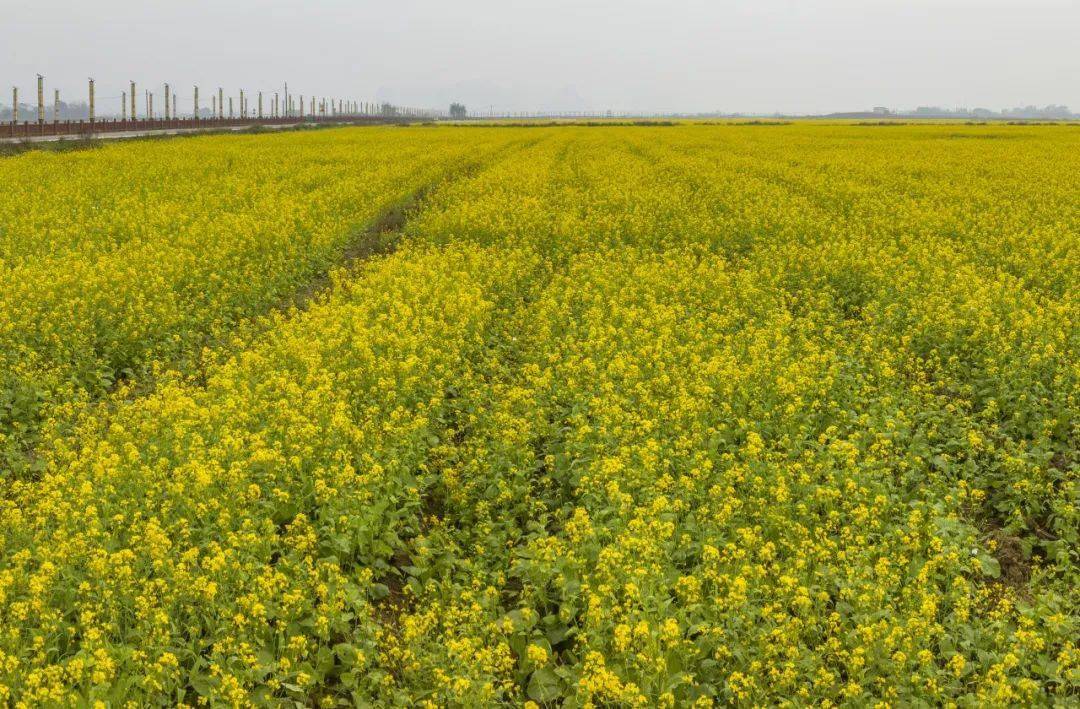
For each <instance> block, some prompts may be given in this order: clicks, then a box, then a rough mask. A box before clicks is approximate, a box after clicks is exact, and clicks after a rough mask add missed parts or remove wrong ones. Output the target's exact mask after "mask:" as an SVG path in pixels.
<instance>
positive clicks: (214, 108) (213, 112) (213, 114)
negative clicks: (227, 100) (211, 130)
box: [210, 94, 217, 118]
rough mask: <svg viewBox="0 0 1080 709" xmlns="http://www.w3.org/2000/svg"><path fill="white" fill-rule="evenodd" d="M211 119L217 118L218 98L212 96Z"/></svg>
mask: <svg viewBox="0 0 1080 709" xmlns="http://www.w3.org/2000/svg"><path fill="white" fill-rule="evenodd" d="M210 117H211V118H217V96H215V95H214V94H210Z"/></svg>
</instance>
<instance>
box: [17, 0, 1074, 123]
mask: <svg viewBox="0 0 1080 709" xmlns="http://www.w3.org/2000/svg"><path fill="white" fill-rule="evenodd" d="M0 17H2V18H3V22H2V24H0V27H2V31H0V87H4V88H3V90H2V91H0V102H3V103H5V104H8V103H10V100H11V98H10V96H11V90H10V87H11V86H12V85H18V86H19V88H20V100H22V101H26V102H33V101H34V100H35V99H34V97H33V92H34V89H35V74H37V73H41V74H44V75H45V77H46V91H47V94H48V96H49V98H50V99H51V96H52V89H53V88H59V89H60V90H61V92H62V93H61V98H64V99H68V100H76V99H84V97H85V95H86V78H87V77H89V76H93V77H94V78H95V79H96V80H97V87H98V88H97V95H98V112H99V114H105V113H110V112H114V111H118V110H119V109H118V106H119V97H120V92H121V91H122V90H124V89H126V88H127V81H128V80H129V79H134V80H135V81H136V82H138V84H139V92H140V94H141V92H142V90H143V88H144V87H156V88H157V90H158V91H160V90H161V88H160V87H161V86H162V84H163V83H164V82H166V81H169V82H170V83H171V84H172V85H173V87H174V90H175V89H177V88H178V89H179V99H180V109H181V111H190V107H191V93H192V91H191V86H192V85H194V84H198V85H199V87H200V91H201V92H203V96H204V98H203V102H202V103H203V105H204V106H206V105H208V104H209V94H210V90H211V89H212V88H215V87H217V86H219V85H221V86H224V87H225V88H226V93H227V94H228V93H233V94H235V92H236V89H238V88H244V89H247V90H248V91H249V92H251V91H256V90H259V89H262V90H264V91H271V92H272V91H274V90H276V89H277V87H280V85H281V84H282V83H284V82H285V81H288V82H289V84H290V89H291V90H292V91H293V92H294V93H302V94H308V95H310V94H311V93H316V94H318V95H325V96H336V97H353V98H356V99H374V98H379V99H388V100H392V101H394V102H397V103H401V104H407V105H414V106H439V107H444V106H445V104H447V103H448V102H449V101H450V100H453V99H458V100H462V101H465V102H467V103H468V104H469V107H470V109H477V108H481V107H483V108H485V109H486V107H487V106H489V105H491V104H494V105H495V107H496V109H497V110H498V109H501V110H518V111H520V110H534V109H548V110H567V109H570V110H572V109H607V108H611V109H615V110H640V111H672V110H680V111H711V110H722V111H731V112H735V111H739V112H756V113H770V112H775V111H779V112H791V113H819V112H828V111H836V110H861V109H867V108H869V107H871V106H877V105H881V106H888V107H893V108H911V107H915V106H917V105H942V106H947V107H956V106H965V107H969V108H973V107H976V106H983V107H988V108H993V109H1000V108H1003V107H1012V106H1017V105H1027V104H1037V105H1040V106H1041V105H1044V104H1048V103H1058V104H1060V103H1065V104H1068V105H1070V106H1071V107H1072V108H1073V110H1074V111H1078V110H1080V39H1078V38H1080V0H906V1H901V0H813V1H811V0H801V1H797V0H738V1H736V0H539V1H536V2H526V1H524V0H456V1H450V0H392V1H390V2H388V1H386V0H382V1H380V2H369V1H367V0H304V1H303V2H301V1H300V0H295V1H293V2H285V1H284V0H212V1H211V0H170V1H168V2H162V1H159V0H142V1H136V0H93V1H91V2H79V1H78V0H34V1H29V0H0ZM113 104H116V106H113Z"/></svg>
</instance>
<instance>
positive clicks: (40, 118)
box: [37, 74, 45, 125]
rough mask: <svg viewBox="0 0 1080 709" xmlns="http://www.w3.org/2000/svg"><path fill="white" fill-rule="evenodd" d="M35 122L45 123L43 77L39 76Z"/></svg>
mask: <svg viewBox="0 0 1080 709" xmlns="http://www.w3.org/2000/svg"><path fill="white" fill-rule="evenodd" d="M37 122H38V125H42V124H44V123H45V77H44V76H42V75H41V74H38V75H37Z"/></svg>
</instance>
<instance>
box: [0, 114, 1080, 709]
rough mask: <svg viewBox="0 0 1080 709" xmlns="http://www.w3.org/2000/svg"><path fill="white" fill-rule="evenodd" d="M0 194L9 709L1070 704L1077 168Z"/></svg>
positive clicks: (682, 151) (703, 166)
mask: <svg viewBox="0 0 1080 709" xmlns="http://www.w3.org/2000/svg"><path fill="white" fill-rule="evenodd" d="M0 185H3V187H4V189H3V190H2V191H0V705H9V704H11V705H14V704H17V703H20V702H21V703H23V705H24V706H40V705H47V704H57V705H71V704H93V703H94V702H96V701H98V700H100V701H103V702H105V703H106V705H111V706H121V705H123V704H124V702H133V705H134V706H143V705H147V704H155V705H156V704H173V705H175V704H177V703H182V704H186V705H192V706H195V705H200V704H211V705H218V704H225V705H240V706H244V705H259V706H264V705H280V704H282V703H285V702H293V701H295V702H297V703H298V704H299V705H319V706H337V705H354V704H355V705H377V706H483V705H491V704H510V705H517V706H520V705H522V704H525V703H528V702H532V703H535V704H536V705H540V706H564V707H585V706H595V707H601V706H633V707H639V706H640V707H652V706H668V707H670V706H701V707H704V706H713V705H717V706H726V705H740V706H741V705H745V706H755V705H773V704H783V703H787V704H790V705H810V704H815V705H816V704H820V705H825V706H828V705H838V704H843V705H850V706H867V705H873V704H876V703H878V702H884V703H885V705H887V706H924V705H925V706H938V705H946V704H950V703H951V704H954V705H958V706H986V705H1032V704H1035V705H1051V704H1060V705H1075V704H1077V703H1078V702H1080V641H1078V639H1080V591H1078V590H1077V589H1078V588H1080V481H1078V478H1080V357H1078V354H1080V126H1075V125H1062V126H1040V127H1031V126H1027V127H1025V126H1006V125H989V126H966V125H959V124H953V125H904V126H876V125H825V124H816V123H795V124H790V125H779V124H773V125H769V124H763V125H695V124H686V125H678V126H651V127H641V126H595V127H594V126H562V127H532V128H522V127H490V126H489V127H447V126H443V127H409V128H402V127H386V128H351V129H332V130H318V131H307V132H295V133H281V134H272V135H243V136H206V137H194V138H178V139H172V140H156V141H135V142H124V143H117V144H110V145H105V146H100V147H95V148H93V149H86V150H76V151H70V152H62V153H61V152H45V151H30V152H27V153H24V154H21V155H17V156H11V157H4V158H0Z"/></svg>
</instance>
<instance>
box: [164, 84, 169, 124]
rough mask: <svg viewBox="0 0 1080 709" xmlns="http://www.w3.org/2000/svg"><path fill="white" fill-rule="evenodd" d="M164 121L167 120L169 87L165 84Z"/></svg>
mask: <svg viewBox="0 0 1080 709" xmlns="http://www.w3.org/2000/svg"><path fill="white" fill-rule="evenodd" d="M165 120H169V85H168V84H165Z"/></svg>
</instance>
